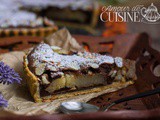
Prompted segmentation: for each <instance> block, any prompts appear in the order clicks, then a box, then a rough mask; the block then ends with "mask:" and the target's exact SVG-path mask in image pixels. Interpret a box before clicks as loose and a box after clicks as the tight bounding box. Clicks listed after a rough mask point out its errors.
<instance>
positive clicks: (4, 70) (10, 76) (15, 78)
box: [0, 62, 22, 84]
mask: <svg viewBox="0 0 160 120" xmlns="http://www.w3.org/2000/svg"><path fill="white" fill-rule="evenodd" d="M21 80H22V79H21V78H20V76H19V74H18V73H16V72H15V71H14V69H13V68H10V67H9V66H8V65H5V64H4V63H3V62H0V83H3V84H12V83H15V82H16V83H20V82H21Z"/></svg>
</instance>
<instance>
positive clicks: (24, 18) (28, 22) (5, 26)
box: [0, 1, 58, 37]
mask: <svg viewBox="0 0 160 120" xmlns="http://www.w3.org/2000/svg"><path fill="white" fill-rule="evenodd" d="M9 3H10V4H7V3H5V2H4V3H3V2H2V5H1V6H0V18H1V19H0V37H7V36H25V35H29V36H46V35H48V34H51V33H53V32H55V31H56V30H57V29H58V28H57V26H56V25H55V24H54V22H53V21H51V20H49V19H47V18H45V17H43V16H38V15H36V14H35V13H33V12H29V11H25V10H20V8H19V6H18V5H17V4H14V2H13V1H10V2H9ZM12 6H14V7H12ZM8 8H10V9H8Z"/></svg>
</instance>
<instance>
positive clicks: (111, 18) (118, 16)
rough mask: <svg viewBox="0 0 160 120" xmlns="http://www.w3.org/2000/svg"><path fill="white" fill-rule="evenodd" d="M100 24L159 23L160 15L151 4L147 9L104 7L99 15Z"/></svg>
mask: <svg viewBox="0 0 160 120" xmlns="http://www.w3.org/2000/svg"><path fill="white" fill-rule="evenodd" d="M100 19H101V21H102V22H143V23H146V24H157V23H160V14H159V12H158V9H157V7H156V6H155V5H154V4H153V3H151V5H150V6H148V7H147V8H146V7H144V5H137V6H134V7H132V8H131V7H129V6H119V7H117V6H116V7H115V6H111V5H110V6H108V7H106V6H104V7H102V12H101V14H100Z"/></svg>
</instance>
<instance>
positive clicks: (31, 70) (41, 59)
mask: <svg viewBox="0 0 160 120" xmlns="http://www.w3.org/2000/svg"><path fill="white" fill-rule="evenodd" d="M60 62H61V63H60ZM73 63H74V64H73ZM24 70H25V72H26V75H27V84H28V87H29V89H30V92H31V95H32V97H33V98H34V100H35V102H48V101H52V100H55V99H59V98H69V97H72V96H77V95H82V94H89V93H96V92H102V91H105V93H109V92H114V91H117V90H119V89H121V88H125V87H127V86H128V85H131V84H133V83H134V81H135V80H136V75H135V62H134V61H131V60H127V59H122V58H120V57H116V58H113V57H111V56H106V55H100V54H97V53H89V52H76V53H75V52H64V51H63V50H61V49H60V48H55V47H54V48H53V47H51V46H49V45H47V44H44V43H41V44H40V45H38V46H37V47H35V48H34V49H33V50H32V51H31V52H29V53H27V54H26V55H25V56H24Z"/></svg>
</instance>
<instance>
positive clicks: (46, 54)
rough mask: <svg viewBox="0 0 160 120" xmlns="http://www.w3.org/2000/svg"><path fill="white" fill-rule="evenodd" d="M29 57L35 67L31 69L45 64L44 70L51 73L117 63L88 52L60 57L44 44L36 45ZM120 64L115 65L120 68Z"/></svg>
mask: <svg viewBox="0 0 160 120" xmlns="http://www.w3.org/2000/svg"><path fill="white" fill-rule="evenodd" d="M30 56H31V59H33V62H34V63H33V65H35V66H33V67H36V65H38V64H39V63H47V64H46V68H51V69H50V70H52V69H53V71H58V70H59V69H61V70H80V69H81V68H86V67H92V68H98V67H99V66H100V65H101V64H103V63H107V64H114V63H115V62H116V61H117V59H114V58H113V57H111V56H106V55H100V54H97V53H89V52H83V53H82V52H78V53H77V54H74V55H61V54H58V53H56V52H54V51H53V50H52V48H51V47H50V46H49V45H48V44H44V43H42V44H40V45H38V46H37V47H36V48H35V49H34V52H32V53H31V55H30ZM37 60H38V61H37ZM35 62H36V63H35ZM37 62H38V63H37ZM121 62H122V61H118V64H116V65H117V66H118V67H121V65H122V64H123V63H121Z"/></svg>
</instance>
